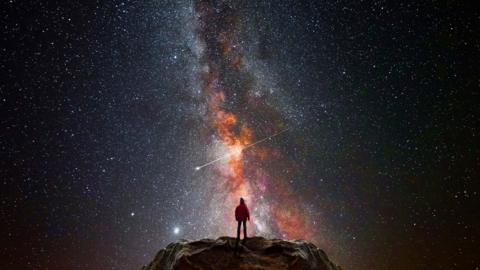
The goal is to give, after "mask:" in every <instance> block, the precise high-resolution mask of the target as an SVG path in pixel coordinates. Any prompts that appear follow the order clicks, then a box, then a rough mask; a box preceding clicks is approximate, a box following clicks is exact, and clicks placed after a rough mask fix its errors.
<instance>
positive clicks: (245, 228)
mask: <svg viewBox="0 0 480 270" xmlns="http://www.w3.org/2000/svg"><path fill="white" fill-rule="evenodd" d="M243 239H247V221H246V220H244V221H243Z"/></svg>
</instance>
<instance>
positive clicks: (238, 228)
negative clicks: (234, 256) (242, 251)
mask: <svg viewBox="0 0 480 270" xmlns="http://www.w3.org/2000/svg"><path fill="white" fill-rule="evenodd" d="M241 224H242V222H241V221H239V222H238V226H237V241H235V253H237V249H238V242H239V241H240V225H241Z"/></svg>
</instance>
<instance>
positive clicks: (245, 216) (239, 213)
mask: <svg viewBox="0 0 480 270" xmlns="http://www.w3.org/2000/svg"><path fill="white" fill-rule="evenodd" d="M235 219H236V220H237V222H238V227H237V242H236V243H235V252H237V248H238V242H239V241H240V226H241V225H242V223H243V242H245V241H246V239H247V220H248V221H250V212H249V211H248V207H247V205H246V204H245V200H244V199H243V198H240V204H239V205H238V206H237V208H235Z"/></svg>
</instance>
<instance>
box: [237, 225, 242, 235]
mask: <svg viewBox="0 0 480 270" xmlns="http://www.w3.org/2000/svg"><path fill="white" fill-rule="evenodd" d="M241 225H242V222H241V221H239V222H238V227H237V239H240V226H241Z"/></svg>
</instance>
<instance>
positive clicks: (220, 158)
mask: <svg viewBox="0 0 480 270" xmlns="http://www.w3.org/2000/svg"><path fill="white" fill-rule="evenodd" d="M289 129H290V128H286V129H284V130H282V131H280V132H277V133H275V134H273V135H270V136H269V137H266V138H263V139H261V140H258V141H256V142H254V143H251V144H249V145H247V146H245V147H243V148H239V149H238V150H236V151H233V152H231V153H228V154H226V155H223V156H221V157H219V158H217V159H214V160H212V161H209V162H207V163H205V164H203V165H200V166H197V167H195V170H196V171H199V170H201V169H202V168H204V167H206V166H208V165H211V164H213V163H215V162H217V161H220V160H222V159H226V158H228V157H230V156H233V155H238V154H240V153H242V152H243V150H245V149H247V148H250V147H253V146H255V145H257V144H259V143H262V142H264V141H266V140H268V139H271V138H273V137H276V136H278V135H280V134H282V133H284V132H286V131H287V130H289Z"/></svg>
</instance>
